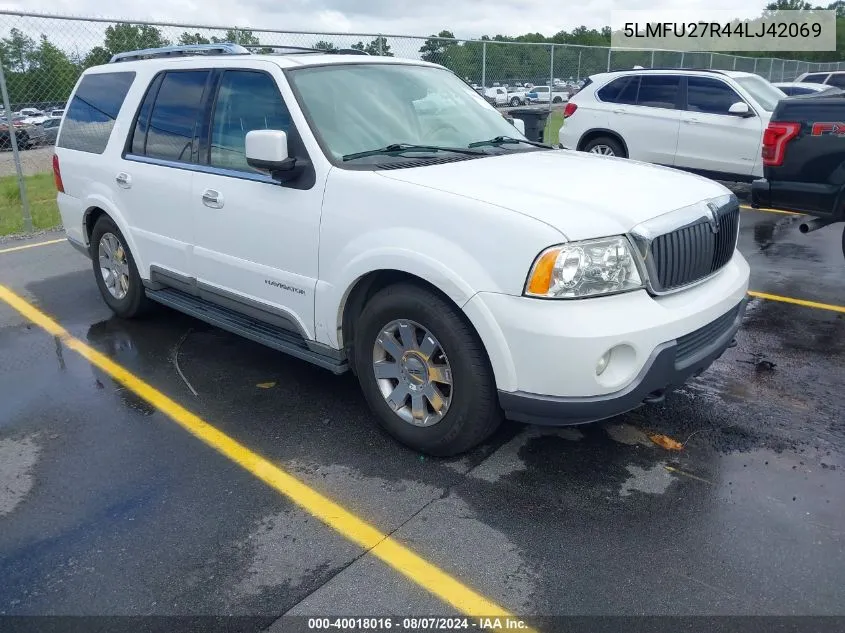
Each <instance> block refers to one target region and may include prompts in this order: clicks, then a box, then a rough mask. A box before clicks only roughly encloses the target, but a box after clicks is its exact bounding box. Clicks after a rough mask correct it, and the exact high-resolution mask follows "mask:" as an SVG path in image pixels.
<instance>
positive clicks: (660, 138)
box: [598, 74, 681, 166]
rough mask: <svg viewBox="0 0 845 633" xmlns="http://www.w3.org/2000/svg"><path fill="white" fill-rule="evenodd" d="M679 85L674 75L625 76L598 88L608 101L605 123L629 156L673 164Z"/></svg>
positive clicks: (602, 97) (676, 132)
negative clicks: (618, 138) (621, 142)
mask: <svg viewBox="0 0 845 633" xmlns="http://www.w3.org/2000/svg"><path fill="white" fill-rule="evenodd" d="M680 86H681V78H680V77H679V76H678V75H662V74H660V75H657V74H654V75H628V76H626V77H620V78H619V79H616V80H614V81H612V82H611V83H609V84H608V85H607V86H605V87H604V88H602V89H601V90H599V91H598V96H599V99H601V100H602V101H603V102H609V104H610V105H609V114H608V121H607V126H608V128H609V129H611V130H613V131H614V132H616V133H617V134H619V135H620V136H621V137H622V140H623V141H624V142H625V145H626V146H627V148H628V157H629V158H631V159H633V160H642V161H645V162H649V163H658V164H661V165H670V166H671V165H673V164H674V162H675V151H676V149H677V146H678V129H679V127H680V111H679V110H678V105H679V99H680Z"/></svg>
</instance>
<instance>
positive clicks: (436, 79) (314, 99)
mask: <svg viewBox="0 0 845 633" xmlns="http://www.w3.org/2000/svg"><path fill="white" fill-rule="evenodd" d="M290 76H291V81H292V83H293V85H294V86H295V88H296V89H297V91H298V92H299V96H300V105H301V106H302V108H303V110H304V111H305V113H306V114H307V115H308V116H309V117H310V119H311V122H312V126H313V128H314V133H315V134H316V135H317V136H318V138H319V139H320V140H321V142H322V145H323V148H324V149H325V150H326V151H327V152H328V153H329V154H330V157H331V158H334V159H335V160H338V161H339V160H341V159H342V157H344V156H349V155H353V154H357V153H360V152H369V151H371V150H375V149H379V148H384V147H387V146H391V145H395V144H410V145H427V146H441V147H455V148H458V147H460V148H467V147H468V146H469V145H470V143H474V142H478V141H484V140H489V139H492V138H495V137H500V136H505V137H513V138H520V139H523V138H524V137H523V136H522V135H521V134H520V133H519V131H518V130H517V129H516V128H515V127H514V126H513V125H511V124H510V123H508V121H507V120H505V118H504V117H503V116H502V115H501V113H499V112H498V111H497V110H496V109H495V108H494V107H493V106H491V105H489V104H488V103H487V102H486V101H485V100H484V97H482V96H480V95H479V94H478V93H477V92H475V91H474V90H473V89H472V88H470V87H469V86H468V85H467V84H465V83H464V82H463V81H461V80H460V79H459V78H458V77H456V76H455V75H453V74H452V73H451V72H449V71H447V70H444V69H441V68H431V67H426V66H414V65H405V64H366V63H364V64H342V65H330V66H318V67H313V68H298V69H296V70H293V71H291V73H290ZM520 149H522V150H528V149H533V148H530V147H527V146H522V147H520Z"/></svg>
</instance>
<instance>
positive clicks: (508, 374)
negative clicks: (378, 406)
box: [339, 268, 516, 389]
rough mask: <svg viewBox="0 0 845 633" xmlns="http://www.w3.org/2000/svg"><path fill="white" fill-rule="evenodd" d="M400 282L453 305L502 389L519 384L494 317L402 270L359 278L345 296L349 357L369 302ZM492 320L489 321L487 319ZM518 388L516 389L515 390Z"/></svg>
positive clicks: (343, 329)
mask: <svg viewBox="0 0 845 633" xmlns="http://www.w3.org/2000/svg"><path fill="white" fill-rule="evenodd" d="M397 283H409V284H413V285H417V286H419V287H420V288H423V289H425V290H428V291H430V292H432V293H433V294H435V295H437V296H438V297H440V298H441V299H442V300H443V301H445V302H446V303H448V304H449V305H451V306H453V307H454V308H455V310H456V312H457V313H458V315H459V316H460V317H461V318H462V319H464V321H465V322H466V323H467V325H468V326H469V327H470V328H471V330H472V332H473V333H474V334H475V335H476V336H477V337H478V340H479V341H481V345H482V347H483V348H484V352H485V354H486V356H487V361H488V363H489V365H490V368H491V369H492V371H493V376H494V379H495V381H496V384H497V386H498V387H499V388H500V389H503V388H505V389H507V388H509V385H515V384H516V369H515V367H514V365H513V361H512V358H511V355H510V351H509V350H508V349H507V344H506V342H505V339H504V336H503V334H502V332H501V330H500V329H499V328H498V326H497V325H496V324H495V319H492V315H484V314H483V313H482V312H480V311H479V310H478V307H477V306H476V305H475V302H473V301H472V297H470V298H469V299H468V300H467V301H466V302H465V303H464V305H459V303H458V302H457V301H456V300H455V298H453V297H451V296H450V295H449V294H447V293H446V292H444V291H443V290H441V289H440V288H438V287H437V286H436V285H435V284H434V283H433V282H432V281H430V280H428V279H425V278H424V277H421V276H419V275H418V274H414V273H411V272H408V271H406V270H399V269H387V268H385V269H379V270H373V271H371V272H368V273H366V274H364V275H361V276H360V277H358V279H356V280H355V282H354V283H353V284H352V285H351V286H350V288H349V290H348V291H347V292H346V293H345V294H344V297H343V301H342V303H341V305H340V310H339V312H340V322H339V331H340V336H341V341H340V342H341V345H342V347H343V349H344V350H345V351H346V353H347V354H350V355H351V354H352V353H353V352H352V348H353V346H354V342H355V323H356V320H357V318H358V317H359V316H360V314H361V312H362V311H363V309H364V307H365V306H366V304H367V302H368V301H369V300H370V298H372V297H373V296H374V295H375V294H376V293H377V292H379V291H380V290H382V289H383V288H386V287H388V286H390V285H394V284H397ZM488 317H489V318H488ZM513 388H515V387H513Z"/></svg>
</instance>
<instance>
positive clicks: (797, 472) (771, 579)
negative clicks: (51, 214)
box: [0, 209, 845, 631]
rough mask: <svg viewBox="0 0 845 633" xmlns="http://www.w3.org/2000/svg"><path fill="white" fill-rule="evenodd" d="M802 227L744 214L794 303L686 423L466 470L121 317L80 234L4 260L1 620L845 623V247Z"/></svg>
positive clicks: (677, 396) (273, 359)
mask: <svg viewBox="0 0 845 633" xmlns="http://www.w3.org/2000/svg"><path fill="white" fill-rule="evenodd" d="M798 222H799V216H795V215H789V214H782V213H771V212H766V211H753V210H750V209H744V210H743V212H742V228H741V235H740V239H739V248H740V250H741V251H742V252H743V253H744V254H745V256H746V257H747V258H748V260H749V263H750V264H751V268H752V281H751V287H752V289H753V290H754V291H755V292H757V293H765V295H767V296H769V297H770V298H761V296H760V295H757V296H753V297H752V298H751V302H750V305H749V308H748V313H747V316H746V319H745V322H744V325H743V328H742V329H741V330H740V333H739V335H738V337H737V339H738V345H737V346H736V347H735V348H732V349H729V350H728V351H727V352H726V353H725V355H724V356H723V357H722V358H721V359H720V360H719V361H717V362H716V363H715V365H713V366H712V367H711V369H710V370H708V371H707V372H705V373H704V374H703V375H702V376H700V377H699V378H697V379H695V380H694V381H693V382H692V383H691V384H689V385H687V386H686V387H685V388H684V389H682V390H680V391H678V392H675V393H673V394H671V395H669V396H668V397H667V399H666V401H665V402H664V403H663V404H659V405H658V404H656V405H646V406H643V407H642V408H640V409H638V410H636V411H634V412H632V413H630V414H627V415H624V416H621V417H617V418H614V419H611V420H607V421H605V422H601V423H594V424H590V425H586V426H580V427H569V428H562V429H548V428H538V427H527V426H523V425H519V424H516V423H509V424H507V425H505V426H504V427H503V428H502V429H501V430H500V431H499V432H498V433H497V435H496V436H495V437H494V438H493V439H492V440H491V441H489V442H488V443H486V444H485V445H484V446H483V447H481V448H480V449H477V450H475V451H473V452H471V453H469V454H467V455H465V456H462V457H460V458H458V459H451V460H438V459H433V458H429V457H423V456H421V455H419V454H416V453H414V452H412V451H410V450H407V449H405V448H403V447H401V446H399V445H398V444H397V443H395V442H394V441H393V440H391V439H390V438H388V437H387V436H386V435H384V434H383V433H382V432H380V431H379V430H378V429H377V427H376V426H375V424H374V422H373V421H372V420H371V418H370V415H369V413H368V410H367V408H366V406H365V404H364V402H363V398H362V396H361V395H360V392H359V389H358V386H357V383H356V381H355V379H354V378H353V377H352V376H349V375H346V376H342V377H335V376H333V375H331V374H329V373H328V372H326V371H323V370H320V369H317V368H314V367H312V366H310V365H308V364H306V363H304V362H301V361H298V360H295V359H292V358H288V357H286V356H284V355H281V354H279V353H276V352H274V351H272V350H269V349H265V348H263V347H261V346H259V345H256V344H253V343H250V342H248V341H245V340H242V339H240V338H238V337H236V336H233V335H229V334H227V333H225V332H223V331H220V330H217V329H215V328H213V327H210V326H206V325H204V324H202V323H200V322H198V321H196V320H194V319H191V318H189V317H186V316H183V315H180V314H178V313H176V312H173V311H171V310H168V309H166V308H159V309H157V310H156V311H155V312H154V314H153V315H151V316H149V317H147V318H146V319H144V320H142V321H133V322H126V321H121V320H119V319H116V318H114V317H113V316H112V314H111V312H110V311H109V310H108V308H107V307H106V306H105V304H104V303H103V301H102V300H101V299H100V296H99V294H98V292H97V288H96V286H95V284H94V280H93V277H92V274H91V270H90V262H88V261H87V260H86V259H84V258H83V257H82V256H81V255H79V254H78V253H77V252H76V251H74V250H73V249H72V248H71V247H70V246H68V245H67V244H66V243H64V242H63V241H61V240H62V238H63V235H61V234H48V235H46V236H41V237H39V238H38V240H40V241H41V242H43V244H39V243H33V242H26V241H17V242H8V243H5V244H2V245H0V285H1V286H0V299H2V300H0V358H2V362H0V401H2V402H3V406H2V408H0V525H2V526H3V527H2V529H0V614H2V615H26V614H41V615H103V614H108V615H204V616H208V615H215V616H220V615H239V616H250V619H248V620H246V621H245V622H244V623H243V630H255V631H259V630H265V629H267V628H270V629H271V630H278V631H283V630H291V625H290V623H291V622H292V620H286V619H280V618H283V616H292V615H318V616H324V615H330V614H334V615H362V616H363V615H370V616H374V615H408V614H415V615H451V614H462V613H463V614H471V615H495V614H497V613H503V612H509V613H513V614H516V615H518V616H552V615H631V616H633V615H841V614H842V605H843V604H845V553H843V550H842V539H843V532H845V485H843V484H845V399H843V397H842V392H841V389H842V384H843V383H845V365H843V363H842V358H843V354H845V307H842V306H845V294H843V286H842V279H843V270H844V269H845V268H843V267H845V262H843V259H842V247H841V230H842V229H841V225H834V226H830V227H827V228H825V229H822V230H819V231H816V232H813V233H809V234H807V235H802V234H800V233H799V232H798ZM790 299H800V300H805V301H808V302H811V303H812V305H797V304H795V303H793V302H790ZM659 435H664V436H666V438H660V437H659ZM655 440H657V441H655ZM679 447H680V448H681V450H675V449H677V448H679ZM334 504H336V505H334ZM529 620H530V618H529ZM541 628H542V627H541ZM551 628H552V627H551V625H547V626H546V627H545V628H544V629H543V630H551ZM831 630H832V629H831Z"/></svg>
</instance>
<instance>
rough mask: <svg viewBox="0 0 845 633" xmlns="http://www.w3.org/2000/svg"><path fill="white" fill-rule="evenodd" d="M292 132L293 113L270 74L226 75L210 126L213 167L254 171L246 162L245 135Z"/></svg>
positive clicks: (229, 72) (219, 91)
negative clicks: (256, 132)
mask: <svg viewBox="0 0 845 633" xmlns="http://www.w3.org/2000/svg"><path fill="white" fill-rule="evenodd" d="M289 129H290V114H289V113H288V109H287V107H286V106H285V103H284V101H282V96H281V94H279V88H278V87H277V86H276V82H275V81H274V80H273V78H272V77H270V75H267V74H265V73H262V72H253V71H248V70H229V71H226V72H225V73H224V74H223V79H222V80H221V81H220V89H219V90H218V92H217V100H216V103H215V105H214V120H213V121H212V124H211V156H210V159H209V162H210V164H212V165H214V166H215V167H225V168H227V169H238V170H243V171H252V168H251V167H250V166H249V165H247V163H246V155H245V144H246V133H247V132H251V131H252V130H282V131H283V132H287V131H289Z"/></svg>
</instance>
